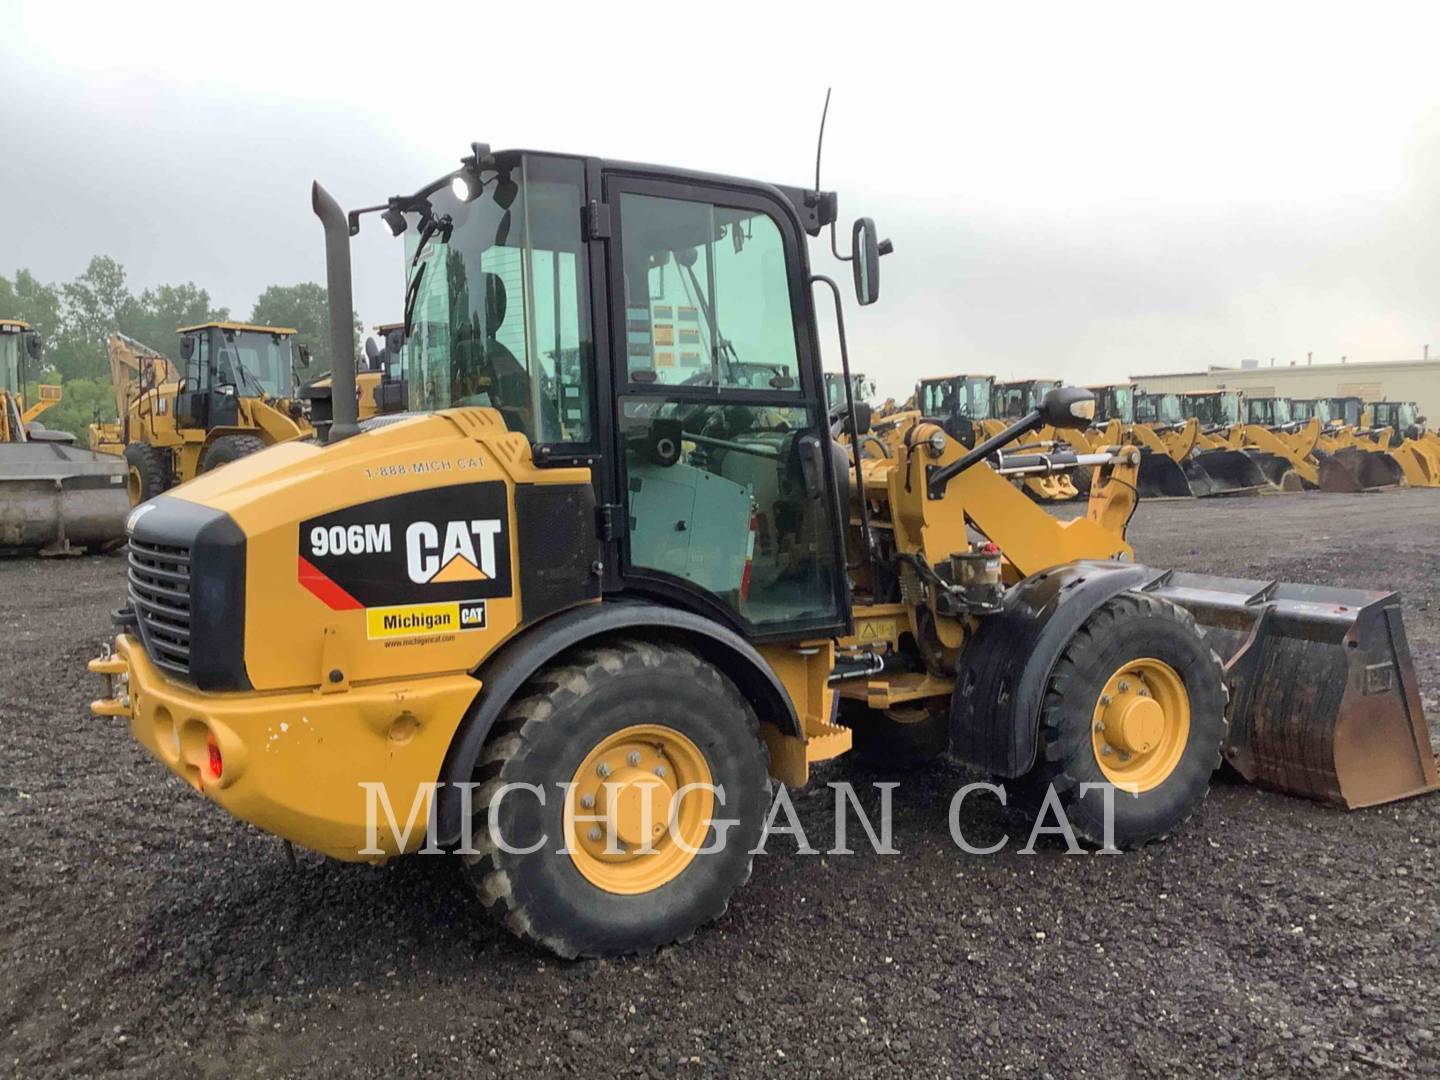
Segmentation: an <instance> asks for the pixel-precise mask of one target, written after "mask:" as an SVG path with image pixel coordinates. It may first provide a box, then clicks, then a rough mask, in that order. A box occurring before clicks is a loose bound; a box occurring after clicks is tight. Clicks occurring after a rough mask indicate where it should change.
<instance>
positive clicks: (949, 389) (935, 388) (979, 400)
mask: <svg viewBox="0 0 1440 1080" xmlns="http://www.w3.org/2000/svg"><path fill="white" fill-rule="evenodd" d="M994 393H995V377H994V376H993V375H946V376H944V377H942V378H938V379H921V380H920V381H919V382H918V383H916V384H915V402H916V404H917V405H919V407H920V415H921V416H925V417H929V418H930V419H933V420H936V421H939V423H940V426H941V428H943V429H944V431H945V433H946V434H947V435H949V436H950V437H951V438H952V439H957V440H959V441H960V443H961V444H963V445H964V446H965V447H966V448H971V447H973V446H974V445H975V442H976V437H975V434H976V432H975V428H976V425H977V424H979V423H980V422H981V421H982V420H989V419H990V416H991V412H990V405H991V399H992V397H993V396H994Z"/></svg>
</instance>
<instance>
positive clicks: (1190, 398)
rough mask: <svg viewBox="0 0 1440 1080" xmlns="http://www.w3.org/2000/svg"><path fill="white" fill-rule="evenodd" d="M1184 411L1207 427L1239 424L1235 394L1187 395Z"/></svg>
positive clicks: (1238, 405) (1237, 403)
mask: <svg viewBox="0 0 1440 1080" xmlns="http://www.w3.org/2000/svg"><path fill="white" fill-rule="evenodd" d="M1184 409H1185V411H1186V412H1187V413H1188V414H1189V415H1190V416H1193V417H1194V418H1195V419H1197V420H1199V421H1200V423H1202V424H1204V425H1206V426H1208V427H1221V426H1228V425H1230V424H1238V423H1239V422H1240V398H1239V397H1238V396H1237V395H1235V394H1187V395H1186V397H1185V402H1184Z"/></svg>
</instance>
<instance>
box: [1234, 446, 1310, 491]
mask: <svg viewBox="0 0 1440 1080" xmlns="http://www.w3.org/2000/svg"><path fill="white" fill-rule="evenodd" d="M1241 452H1242V453H1243V454H1244V455H1245V456H1246V457H1248V458H1249V459H1250V460H1251V461H1252V462H1254V463H1255V466H1256V468H1258V469H1259V470H1260V475H1261V476H1263V477H1264V478H1265V483H1267V484H1269V485H1270V486H1271V487H1274V488H1280V489H1281V490H1282V491H1294V490H1298V489H1297V488H1296V481H1295V479H1293V477H1294V472H1295V466H1294V465H1293V464H1292V463H1291V462H1290V461H1288V460H1287V459H1285V458H1283V457H1281V456H1280V455H1279V454H1272V453H1270V452H1269V451H1266V450H1244V451H1241Z"/></svg>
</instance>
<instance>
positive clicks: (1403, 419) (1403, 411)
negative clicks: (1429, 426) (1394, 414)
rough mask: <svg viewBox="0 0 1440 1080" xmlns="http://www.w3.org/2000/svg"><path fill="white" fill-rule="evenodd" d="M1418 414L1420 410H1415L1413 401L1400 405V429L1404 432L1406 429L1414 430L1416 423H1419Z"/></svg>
mask: <svg viewBox="0 0 1440 1080" xmlns="http://www.w3.org/2000/svg"><path fill="white" fill-rule="evenodd" d="M1418 412H1419V410H1418V409H1416V408H1415V403H1414V402H1413V401H1406V402H1403V403H1402V404H1401V405H1400V423H1399V427H1400V429H1401V430H1402V431H1403V430H1405V429H1406V428H1412V427H1414V426H1415V425H1416V423H1417V422H1418V421H1417V415H1418Z"/></svg>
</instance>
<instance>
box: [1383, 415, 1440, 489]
mask: <svg viewBox="0 0 1440 1080" xmlns="http://www.w3.org/2000/svg"><path fill="white" fill-rule="evenodd" d="M1365 409H1366V415H1367V417H1368V418H1369V426H1370V435H1369V440H1370V442H1371V444H1372V445H1374V446H1377V447H1379V448H1380V449H1381V450H1382V452H1384V453H1386V454H1388V455H1389V457H1391V458H1392V459H1393V460H1394V461H1395V463H1396V464H1397V465H1398V466H1399V467H1400V470H1401V472H1402V473H1403V474H1404V477H1405V483H1406V485H1407V486H1409V487H1440V439H1437V438H1436V437H1435V435H1434V433H1432V432H1427V431H1426V430H1425V422H1424V417H1422V416H1421V415H1420V409H1419V406H1417V405H1416V404H1415V402H1413V401H1372V402H1369V403H1367V404H1366V406H1365Z"/></svg>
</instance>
